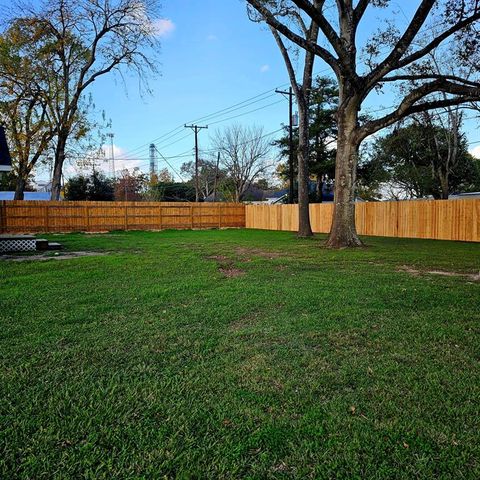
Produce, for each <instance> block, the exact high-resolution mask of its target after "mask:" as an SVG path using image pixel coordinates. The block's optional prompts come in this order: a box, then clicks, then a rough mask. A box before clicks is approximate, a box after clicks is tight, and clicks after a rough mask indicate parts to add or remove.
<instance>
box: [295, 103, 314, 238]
mask: <svg viewBox="0 0 480 480" xmlns="http://www.w3.org/2000/svg"><path fill="white" fill-rule="evenodd" d="M298 110H299V112H298V114H299V120H300V121H299V124H298V125H299V127H298V153H297V161H298V236H299V237H311V236H313V232H312V226H311V224H310V210H309V203H310V202H309V198H308V193H309V188H308V187H309V175H308V157H309V138H308V124H309V122H308V108H306V107H305V105H301V102H298Z"/></svg>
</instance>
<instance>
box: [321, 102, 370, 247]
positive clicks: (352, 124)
mask: <svg viewBox="0 0 480 480" xmlns="http://www.w3.org/2000/svg"><path fill="white" fill-rule="evenodd" d="M340 100H341V99H340ZM342 110H343V111H342ZM342 110H339V112H338V140H337V156H336V160H335V198H334V211H333V221H332V228H331V230H330V235H329V236H328V239H327V242H326V246H327V247H332V248H346V247H361V246H363V243H362V241H361V240H360V238H359V237H358V235H357V230H356V227H355V198H354V196H355V180H356V172H357V161H358V149H359V147H360V139H359V138H358V135H357V132H356V126H357V116H358V113H357V110H356V109H355V107H352V106H349V107H346V108H344V109H342Z"/></svg>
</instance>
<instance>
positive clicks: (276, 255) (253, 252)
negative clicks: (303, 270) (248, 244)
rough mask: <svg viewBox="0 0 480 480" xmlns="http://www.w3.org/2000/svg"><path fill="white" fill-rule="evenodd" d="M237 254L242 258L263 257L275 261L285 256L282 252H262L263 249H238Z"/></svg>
mask: <svg viewBox="0 0 480 480" xmlns="http://www.w3.org/2000/svg"><path fill="white" fill-rule="evenodd" d="M235 253H236V254H237V255H239V256H240V257H249V256H250V255H251V256H254V257H262V258H268V259H270V260H271V259H274V258H279V257H282V256H284V255H283V254H282V253H280V252H269V251H268V250H262V249H261V248H245V247H237V248H236V249H235Z"/></svg>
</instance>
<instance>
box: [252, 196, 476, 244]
mask: <svg viewBox="0 0 480 480" xmlns="http://www.w3.org/2000/svg"><path fill="white" fill-rule="evenodd" d="M355 207H356V208H355V221H356V225H357V230H358V233H359V234H361V235H373V236H382V237H406V238H433V239H438V240H462V241H469V242H480V199H468V200H418V201H402V202H366V203H357V204H356V205H355ZM310 215H311V222H312V229H313V231H314V232H318V233H328V232H329V231H330V226H331V223H332V216H333V204H331V203H316V204H312V205H310ZM246 227H247V228H259V229H266V230H287V231H296V230H297V229H298V205H247V207H246Z"/></svg>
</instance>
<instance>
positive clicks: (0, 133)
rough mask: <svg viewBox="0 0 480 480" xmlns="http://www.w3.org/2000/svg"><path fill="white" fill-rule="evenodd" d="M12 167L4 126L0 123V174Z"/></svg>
mask: <svg viewBox="0 0 480 480" xmlns="http://www.w3.org/2000/svg"><path fill="white" fill-rule="evenodd" d="M11 169H12V159H11V157H10V152H9V150H8V145H7V139H6V137H5V128H4V127H3V126H1V125H0V175H2V172H9V171H10V170H11Z"/></svg>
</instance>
